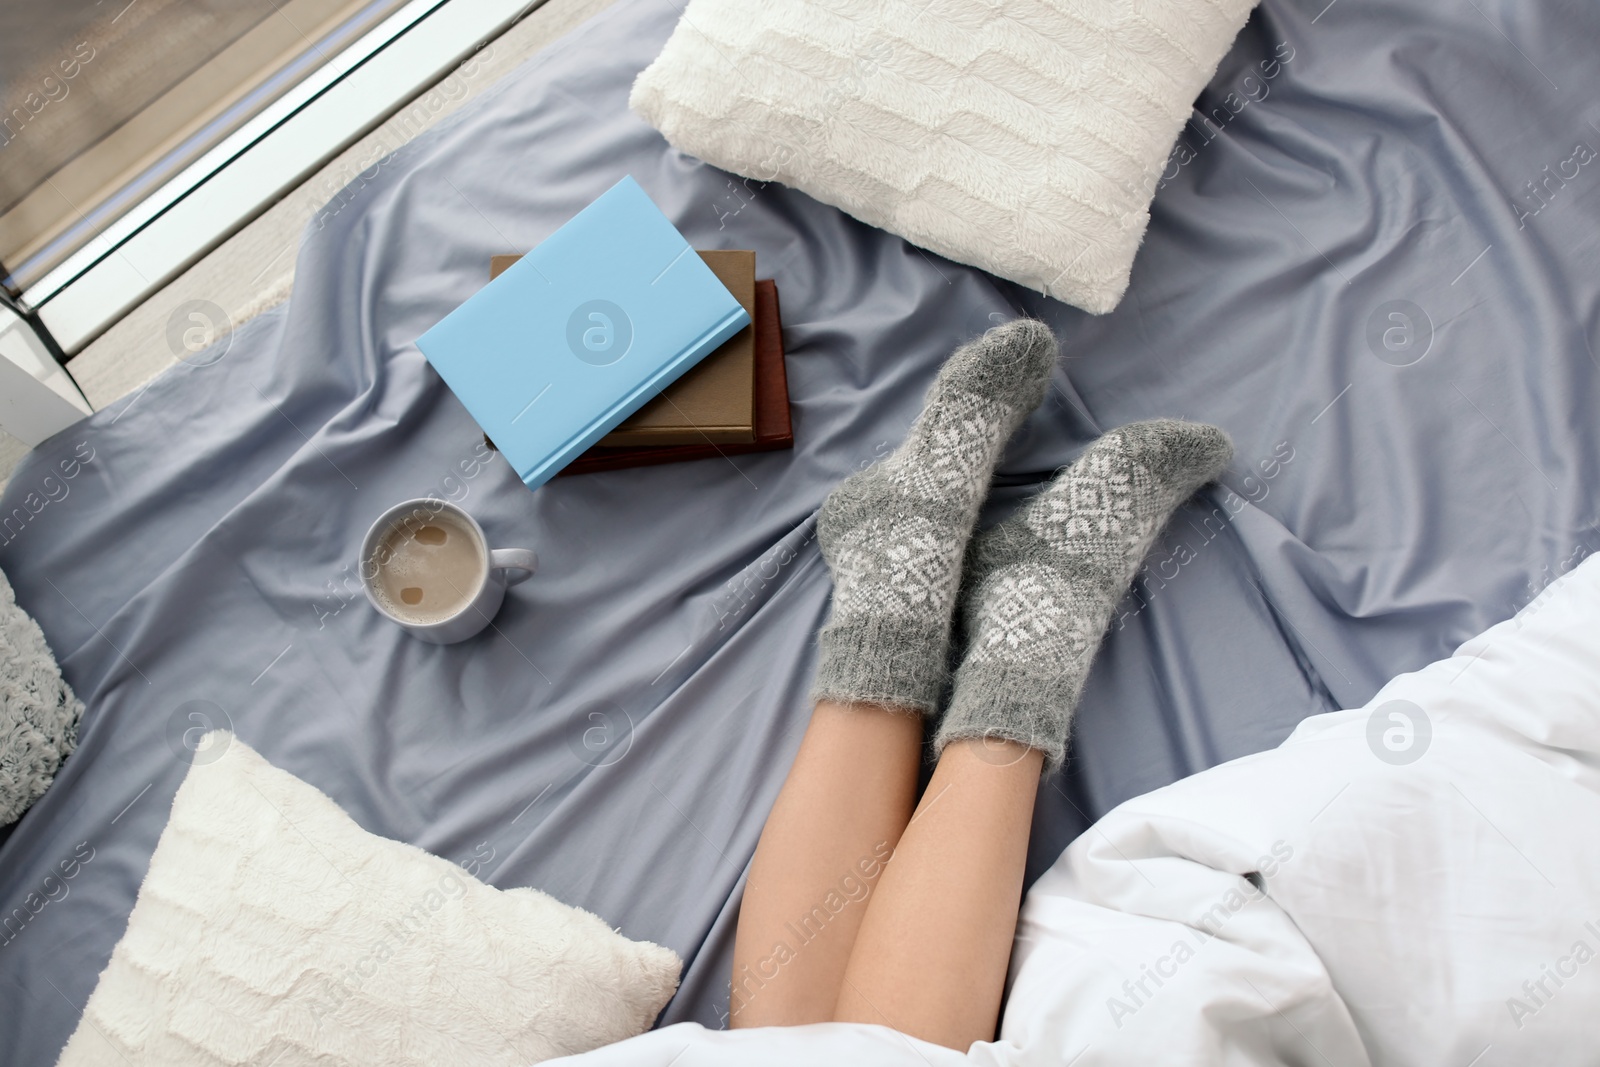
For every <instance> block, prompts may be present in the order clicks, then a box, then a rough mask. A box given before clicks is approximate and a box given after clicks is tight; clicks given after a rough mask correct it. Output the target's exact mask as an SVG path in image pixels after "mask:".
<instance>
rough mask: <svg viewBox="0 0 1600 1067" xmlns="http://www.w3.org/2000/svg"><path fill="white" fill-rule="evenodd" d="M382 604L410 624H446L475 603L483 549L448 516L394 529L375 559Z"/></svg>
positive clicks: (414, 521) (445, 513)
mask: <svg viewBox="0 0 1600 1067" xmlns="http://www.w3.org/2000/svg"><path fill="white" fill-rule="evenodd" d="M373 562H374V563H375V564H376V565H377V572H378V573H377V575H376V576H375V578H374V581H373V587H374V589H375V590H376V591H377V594H378V600H379V601H380V602H381V603H382V604H383V606H384V608H385V609H387V610H388V612H389V613H390V614H391V615H393V616H395V617H396V618H400V619H404V620H405V621H406V622H415V623H433V622H442V621H444V620H445V619H448V618H449V617H450V616H452V615H454V614H456V613H457V612H459V611H460V610H461V609H462V608H464V607H466V606H467V604H468V603H470V602H471V600H472V597H473V595H474V594H476V593H477V591H478V586H480V585H482V584H483V577H484V571H485V570H486V569H487V568H486V567H485V562H486V561H485V560H484V552H483V548H482V547H481V546H480V545H479V544H478V539H477V538H476V537H475V536H474V535H473V533H472V531H471V530H470V529H468V528H467V526H466V524H465V523H463V522H462V521H461V520H460V519H458V518H456V516H455V515H453V514H451V513H450V512H448V511H441V512H439V514H437V515H435V516H433V517H432V518H421V519H416V518H414V519H412V520H411V521H408V522H401V523H399V524H397V525H396V526H394V528H392V529H391V530H390V531H389V533H388V535H387V536H386V537H384V538H383V540H382V541H380V542H379V543H378V550H377V552H376V554H375V555H374V557H373Z"/></svg>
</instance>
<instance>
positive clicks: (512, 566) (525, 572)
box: [489, 548, 539, 586]
mask: <svg viewBox="0 0 1600 1067" xmlns="http://www.w3.org/2000/svg"><path fill="white" fill-rule="evenodd" d="M538 566H539V557H538V556H536V555H534V554H533V551H532V550H531V549H527V548H497V549H495V550H494V551H493V552H490V553H489V569H490V570H497V571H501V570H503V571H509V572H511V573H509V574H507V575H506V585H508V586H512V585H516V584H518V583H519V582H525V581H527V580H528V579H529V578H532V577H533V572H534V571H535V570H536V569H538ZM518 572H520V573H518Z"/></svg>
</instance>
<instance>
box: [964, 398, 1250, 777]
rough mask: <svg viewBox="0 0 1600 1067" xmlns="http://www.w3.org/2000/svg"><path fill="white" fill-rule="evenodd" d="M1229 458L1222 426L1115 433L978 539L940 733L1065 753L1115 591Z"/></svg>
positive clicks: (1055, 759)
mask: <svg viewBox="0 0 1600 1067" xmlns="http://www.w3.org/2000/svg"><path fill="white" fill-rule="evenodd" d="M1232 455H1233V444H1232V442H1231V441H1229V440H1228V435H1227V434H1226V433H1224V432H1223V431H1221V430H1219V429H1217V428H1216V427H1215V426H1204V425H1201V424H1199V423H1192V422H1180V421H1177V420H1174V419H1158V420H1154V421H1150V422H1136V423H1131V424H1129V425H1127V426H1123V427H1120V428H1118V429H1115V430H1112V431H1111V432H1110V433H1108V434H1106V435H1105V436H1103V437H1101V438H1100V439H1099V440H1098V441H1096V442H1095V443H1094V444H1092V445H1090V446H1089V449H1088V451H1086V452H1084V453H1083V455H1081V456H1079V457H1078V460H1077V462H1076V463H1074V464H1073V465H1072V466H1071V467H1068V468H1067V469H1066V470H1064V471H1062V472H1061V474H1060V475H1058V476H1057V477H1056V479H1055V481H1053V482H1051V483H1050V485H1049V486H1048V487H1047V488H1046V489H1044V491H1043V492H1041V493H1039V495H1038V496H1036V497H1034V498H1033V499H1032V500H1030V501H1028V503H1026V504H1025V505H1023V507H1022V508H1021V510H1019V511H1018V512H1017V513H1016V514H1015V515H1013V516H1012V517H1011V518H1009V519H1007V520H1006V521H1005V522H1003V523H1001V524H1000V525H999V526H996V527H995V528H994V529H992V530H989V531H986V532H985V533H982V534H980V535H979V536H978V538H977V540H976V541H974V543H973V545H972V551H971V552H970V553H969V555H968V560H967V574H966V580H965V583H964V589H963V593H962V602H961V615H962V622H963V629H964V630H965V633H966V638H967V652H966V657H965V659H963V660H962V663H961V666H960V667H959V668H958V669H957V670H956V681H955V693H954V695H953V696H952V697H951V701H950V708H949V710H948V711H946V712H945V715H944V720H943V722H941V723H940V725H939V731H938V734H937V735H936V736H935V738H934V749H935V751H936V752H943V751H944V748H945V746H946V745H948V744H949V743H950V742H952V741H955V740H958V739H961V738H971V737H994V738H1002V739H1005V740H1010V741H1018V742H1020V743H1022V744H1024V745H1027V746H1028V747H1030V748H1036V749H1039V750H1040V751H1041V752H1043V753H1044V754H1045V760H1046V768H1047V770H1053V769H1054V768H1056V767H1058V766H1060V764H1061V761H1062V759H1063V758H1064V757H1065V755H1066V747H1067V732H1068V728H1069V726H1070V724H1071V720H1072V712H1073V711H1074V709H1075V708H1076V707H1077V704H1078V694H1079V693H1080V692H1081V691H1082V690H1083V681H1084V678H1085V677H1087V676H1088V673H1089V664H1090V663H1091V662H1092V661H1093V659H1094V654H1095V651H1096V650H1097V649H1098V648H1099V647H1100V640H1101V638H1102V637H1103V636H1104V635H1105V631H1106V628H1107V626H1108V625H1109V624H1110V622H1111V615H1112V612H1113V611H1114V610H1115V609H1116V605H1117V601H1118V600H1120V599H1121V598H1122V595H1123V594H1124V593H1125V592H1127V589H1128V586H1129V584H1130V583H1131V582H1132V581H1133V576H1134V573H1135V572H1136V571H1137V570H1138V568H1139V564H1140V563H1141V562H1142V561H1143V559H1144V557H1145V554H1146V553H1147V552H1149V551H1150V547H1151V545H1153V544H1154V543H1155V539H1156V535H1157V534H1159V533H1160V532H1161V528H1162V527H1163V526H1165V525H1166V524H1167V520H1168V519H1169V518H1170V517H1171V515H1172V512H1173V510H1174V509H1176V508H1177V506H1178V505H1179V504H1181V503H1183V502H1184V501H1185V500H1187V499H1188V498H1189V496H1190V495H1192V494H1193V493H1194V491H1195V490H1196V489H1199V488H1200V487H1201V486H1202V485H1204V484H1206V483H1207V482H1209V481H1211V480H1212V479H1214V478H1216V477H1217V475H1219V474H1221V473H1222V470H1223V468H1224V467H1226V466H1227V463H1228V460H1229V459H1230V458H1231V457H1232Z"/></svg>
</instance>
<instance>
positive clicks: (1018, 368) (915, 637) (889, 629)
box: [812, 319, 1057, 712]
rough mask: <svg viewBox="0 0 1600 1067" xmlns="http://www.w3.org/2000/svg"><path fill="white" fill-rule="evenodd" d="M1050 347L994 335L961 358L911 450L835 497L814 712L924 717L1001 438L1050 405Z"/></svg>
mask: <svg viewBox="0 0 1600 1067" xmlns="http://www.w3.org/2000/svg"><path fill="white" fill-rule="evenodd" d="M1056 355H1057V349H1056V339H1055V337H1054V335H1052V334H1051V333H1050V329H1049V327H1047V326H1045V325H1044V324H1043V323H1041V322H1035V321H1032V320H1029V319H1022V320H1018V321H1016V322H1010V323H1007V324H1006V325H1004V326H997V327H995V328H994V329H992V330H990V331H989V332H988V333H986V334H984V335H983V336H982V337H980V338H978V339H977V340H976V341H973V342H971V343H970V344H966V345H963V346H962V347H960V348H958V349H957V350H956V352H955V354H954V355H952V356H951V357H950V359H949V361H948V362H946V363H945V365H944V368H943V369H942V370H941V371H940V372H939V377H938V378H937V379H935V381H934V383H933V386H932V387H931V388H930V389H929V390H928V399H927V404H926V406H925V407H924V408H923V411H922V414H921V415H919V416H917V421H916V422H915V423H913V424H912V427H911V432H910V433H909V435H908V436H907V437H906V441H905V443H904V444H902V445H901V446H900V447H899V448H898V449H896V450H895V451H894V453H893V454H891V455H890V456H889V457H888V458H887V459H885V460H884V461H883V462H882V463H879V464H877V465H875V466H873V467H869V468H868V469H866V470H864V471H862V472H860V473H859V474H855V475H852V476H851V477H850V478H847V479H846V480H845V481H844V482H843V483H842V484H840V486H839V487H838V488H837V489H835V490H834V491H833V492H832V493H831V494H829V496H828V499H827V501H826V502H825V503H824V504H823V505H822V512H821V514H820V515H819V516H818V518H817V540H818V541H819V542H820V544H821V546H822V556H823V558H824V559H825V560H827V562H828V567H829V568H830V569H831V570H832V571H833V583H834V589H833V616H832V618H831V619H830V620H829V621H828V625H827V626H825V627H824V628H823V630H822V633H821V634H820V635H819V637H818V646H819V651H818V659H817V678H816V683H815V685H814V686H813V688H812V698H813V699H815V700H835V701H840V702H842V703H855V704H878V705H882V706H885V707H893V708H904V709H908V710H914V711H921V712H928V711H931V710H932V709H933V708H934V706H935V705H936V704H937V702H938V700H939V697H940V695H941V694H942V692H943V690H944V685H945V681H946V676H947V674H948V666H947V660H946V657H947V655H948V649H949V642H950V625H951V616H952V614H953V611H954V607H955V597H956V591H957V589H958V587H959V586H960V583H961V558H962V555H963V553H964V552H965V551H966V547H967V542H968V540H969V539H970V538H971V537H972V528H973V524H974V523H975V522H976V521H977V518H978V508H979V507H980V506H981V505H982V503H983V499H984V497H985V496H986V495H987V494H988V491H989V480H990V478H991V477H992V476H993V474H994V466H995V464H996V463H997V462H998V461H999V459H1000V453H1001V451H1002V450H1003V449H1004V448H1005V444H1006V441H1007V439H1008V438H1010V437H1011V435H1012V433H1014V432H1015V431H1016V429H1017V427H1018V426H1020V425H1022V422H1023V420H1024V419H1026V418H1027V417H1028V413H1029V412H1031V411H1032V410H1033V409H1034V408H1035V407H1037V406H1038V405H1039V401H1041V400H1042V399H1044V394H1045V390H1046V388H1047V387H1048V385H1049V381H1050V371H1051V369H1052V368H1053V367H1054V366H1055V362H1056Z"/></svg>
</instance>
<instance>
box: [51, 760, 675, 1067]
mask: <svg viewBox="0 0 1600 1067" xmlns="http://www.w3.org/2000/svg"><path fill="white" fill-rule="evenodd" d="M680 966H681V962H680V961H679V959H678V957H677V956H676V955H675V954H674V953H672V952H670V951H669V950H667V949H664V948H660V947H658V946H656V945H651V944H643V943H639V942H634V941H629V940H628V939H627V938H625V937H623V936H622V935H621V934H618V933H615V932H613V931H612V930H611V929H610V928H609V927H607V926H606V924H605V923H604V922H602V921H601V920H600V919H598V918H596V917H595V916H593V915H590V914H589V913H587V912H583V911H579V910H577V909H576V908H570V907H567V906H566V905H564V904H561V903H559V902H557V901H555V900H553V899H552V898H550V897H548V896H546V895H545V894H543V893H540V892H538V891H536V890H533V889H510V890H505V891H500V890H496V889H493V888H491V887H489V886H486V885H484V884H482V883H481V882H479V881H477V879H475V878H473V877H471V876H470V875H468V874H467V873H466V872H465V871H463V870H461V869H460V868H459V867H457V866H455V865H454V864H452V863H450V862H448V861H447V860H443V859H440V858H438V857H436V856H430V855H428V854H427V853H426V852H423V851H422V850H421V849H418V848H414V847H412V846H411V845H407V844H402V843H400V842H397V841H388V840H385V839H383V838H380V837H374V836H373V835H372V834H369V833H367V832H366V831H364V830H362V829H361V828H360V827H359V826H357V825H356V824H355V823H354V822H353V821H352V820H351V819H350V818H349V816H347V815H345V813H344V812H342V811H340V810H339V808H338V807H337V806H335V805H334V803H333V802H332V801H331V800H329V799H328V798H327V797H326V796H324V795H323V794H322V793H320V792H318V791H317V790H316V789H314V788H312V787H311V786H309V785H307V784H305V783H304V782H301V781H300V780H299V779H297V778H295V777H293V776H292V775H290V774H287V773H286V772H284V771H281V770H278V769H276V768H274V767H273V766H271V765H270V764H268V763H267V762H266V761H265V760H263V759H262V758H261V757H260V756H258V755H256V753H254V752H252V751H251V750H250V749H249V748H247V747H246V746H245V745H244V744H243V743H241V742H239V741H238V740H236V739H235V738H233V737H232V736H231V735H229V734H226V733H222V732H218V733H212V734H208V735H207V736H206V738H204V739H203V741H202V744H201V747H200V749H199V752H198V755H197V757H196V760H195V765H194V766H193V767H192V768H191V769H190V770H189V773H188V776H187V777H186V778H185V779H184V782H183V785H182V786H181V787H180V788H179V790H178V795H177V798H176V800H174V802H173V805H172V816H171V819H170V821H169V822H168V824H167V828H166V830H165V831H164V832H163V833H162V835H161V840H160V842H159V843H158V844H157V846H156V851H155V855H154V857H153V858H152V859H151V861H150V871H149V874H148V875H146V877H145V880H144V885H143V886H141V887H140V890H139V898H138V901H137V902H136V903H135V905H134V909H133V915H132V916H131V917H130V918H129V920H128V930H127V933H125V934H124V935H123V937H122V940H121V941H120V942H118V944H117V947H116V949H115V951H113V952H112V954H111V962H110V963H109V964H108V965H107V966H106V969H105V970H104V971H103V972H101V975H100V981H99V984H98V985H97V986H96V987H95V991H94V994H93V995H92V996H91V997H90V998H89V1004H88V1006H87V1007H86V1008H85V1009H84V1015H83V1019H82V1021H81V1022H80V1023H79V1024H78V1029H77V1030H76V1032H74V1033H73V1035H72V1038H71V1040H70V1041H68V1043H67V1047H66V1049H65V1051H64V1052H63V1053H62V1056H61V1060H60V1063H61V1064H64V1065H68V1064H69V1065H73V1067H77V1065H81V1064H104V1065H107V1067H111V1065H115V1067H128V1065H129V1064H133V1065H144V1064H150V1065H155V1064H160V1065H163V1067H184V1065H190V1064H207V1065H212V1064H243V1063H259V1064H268V1063H270V1064H272V1065H273V1067H296V1065H302V1064H304V1065H309V1064H316V1065H318V1067H336V1065H342V1064H375V1065H376V1064H383V1065H395V1067H398V1065H405V1064H418V1065H421V1064H427V1065H429V1067H437V1065H442V1064H472V1065H473V1067H492V1065H496V1064H505V1065H508V1067H509V1065H522V1064H528V1063H535V1062H538V1061H540V1060H545V1059H549V1058H552V1057H554V1056H560V1055H565V1054H569V1053H574V1052H581V1051H585V1050H587V1049H591V1048H594V1047H596V1046H599V1045H602V1044H606V1043H608V1042H612V1041H617V1040H620V1039H622V1038H624V1037H628V1036H631V1035H633V1034H637V1033H640V1032H642V1031H644V1030H646V1029H648V1028H649V1026H650V1024H651V1023H652V1022H653V1021H654V1019H655V1017H656V1015H657V1014H658V1013H659V1012H660V1010H661V1008H662V1007H663V1006H664V1005H665V1004H666V1002H667V999H668V997H670V996H671V995H672V992H673V990H674V989H675V988H676V986H677V981H678V972H679V968H680Z"/></svg>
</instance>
